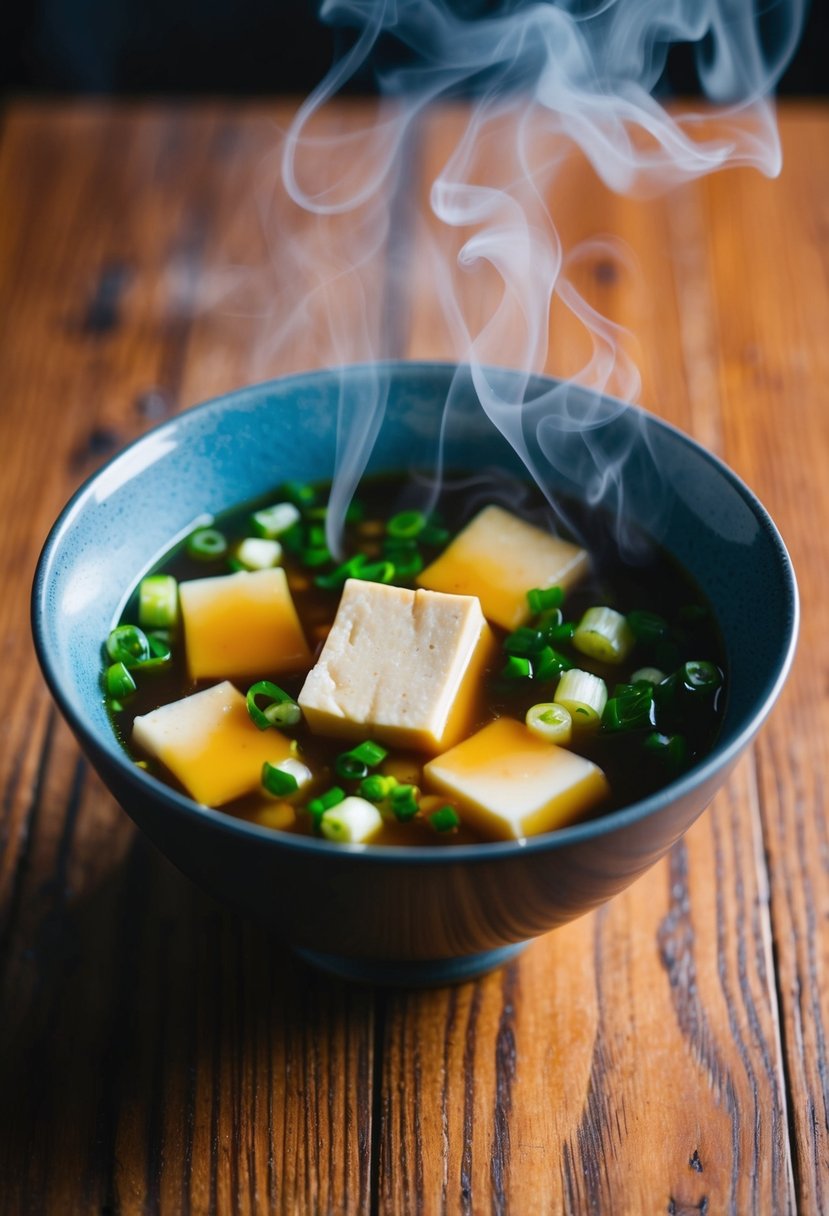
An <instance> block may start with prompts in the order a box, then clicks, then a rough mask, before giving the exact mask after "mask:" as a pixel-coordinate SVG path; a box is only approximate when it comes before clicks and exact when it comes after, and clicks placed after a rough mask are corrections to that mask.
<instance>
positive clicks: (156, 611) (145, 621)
mask: <svg viewBox="0 0 829 1216" xmlns="http://www.w3.org/2000/svg"><path fill="white" fill-rule="evenodd" d="M177 622H178V583H177V582H176V580H175V579H174V578H173V576H172V574H148V575H147V577H146V578H142V580H141V582H140V583H139V585H138V623H139V624H140V625H143V626H145V628H150V629H152V628H153V627H158V628H161V629H172V628H173V627H174V626H175V625H176V624H177Z"/></svg>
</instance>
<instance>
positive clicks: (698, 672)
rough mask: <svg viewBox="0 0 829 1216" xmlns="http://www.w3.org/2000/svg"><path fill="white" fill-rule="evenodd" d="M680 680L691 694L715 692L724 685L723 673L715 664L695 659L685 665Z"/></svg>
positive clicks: (680, 673) (680, 672) (681, 670)
mask: <svg viewBox="0 0 829 1216" xmlns="http://www.w3.org/2000/svg"><path fill="white" fill-rule="evenodd" d="M679 678H680V679H681V680H682V683H683V685H684V686H685V688H686V689H688V691H689V692H714V691H715V690H716V689H717V688H719V687H720V685H721V684H722V672H721V671H720V669H719V667H716V666H715V665H714V664H713V663H708V662H706V661H705V660H703V659H694V660H692V661H691V662H689V663H685V664H684V665H683V666H682V667H681V668H680V671H679Z"/></svg>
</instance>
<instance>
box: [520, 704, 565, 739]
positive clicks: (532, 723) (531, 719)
mask: <svg viewBox="0 0 829 1216" xmlns="http://www.w3.org/2000/svg"><path fill="white" fill-rule="evenodd" d="M524 721H525V722H526V724H527V728H528V729H529V730H531V731H532V733H533V734H534V735H538V737H539V738H540V739H544V740H546V742H548V743H558V744H559V745H560V746H561V747H566V746H567V744H568V743H569V742H570V739H571V738H572V735H573V718H572V716H571V714H570V711H569V709H565V707H564V706H563V705H556V704H555V703H554V702H540V703H539V704H538V705H532V706H531V707H530V708H529V709H528V710H527V714H526V717H525V719H524Z"/></svg>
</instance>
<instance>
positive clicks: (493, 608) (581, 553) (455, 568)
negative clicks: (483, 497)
mask: <svg viewBox="0 0 829 1216" xmlns="http://www.w3.org/2000/svg"><path fill="white" fill-rule="evenodd" d="M588 566H589V557H588V554H587V551H586V550H585V549H580V548H579V546H578V545H573V544H571V543H570V542H569V541H566V540H561V539H560V537H557V536H551V535H550V533H549V532H544V531H543V530H542V529H541V528H536V527H535V526H534V525H533V524H528V523H525V522H524V520H523V519H519V518H518V517H517V516H515V515H512V514H511V513H510V512H509V511H505V510H504V509H503V507H494V506H492V507H484V509H483V511H480V512H479V513H478V514H477V515H476V516H475V518H474V519H473V520H472V521H471V522H470V523H468V524H467V525H466V527H465V528H464V529H463V530H462V531H461V532H459V533H458V535H457V536H456V537H455V539H454V540H453V541H452V542H451V544H449V545H447V547H446V549H444V551H443V553H442V554H441V555H440V557H438V558H436V559H435V561H433V562H432V564H431V565H430V566H427V567H426V569H425V570H422V571H421V573H420V574H419V575H418V576H417V579H416V582H417V584H418V586H419V587H428V588H430V589H431V590H432V591H445V592H451V593H453V594H455V595H477V597H478V599H479V600H480V601H481V607H482V608H483V610H484V615H485V616H486V618H487V620H490V621H494V622H495V624H496V625H500V626H501V628H502V629H509V630H512V629H517V628H518V626H519V625H523V624H524V622H525V621H526V620H528V619H529V616H530V609H529V605H528V604H527V592H528V591H531V590H532V589H533V588H534V587H541V588H546V587H563V588H567V587H570V586H572V585H573V584H574V583H576V582H578V581H579V579H581V578H583V577H584V575H585V574H586V573H587V571H588Z"/></svg>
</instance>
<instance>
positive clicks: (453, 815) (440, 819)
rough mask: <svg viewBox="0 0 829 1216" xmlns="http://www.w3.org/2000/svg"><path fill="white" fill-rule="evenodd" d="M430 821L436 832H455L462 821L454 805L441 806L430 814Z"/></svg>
mask: <svg viewBox="0 0 829 1216" xmlns="http://www.w3.org/2000/svg"><path fill="white" fill-rule="evenodd" d="M429 823H430V824H431V825H432V827H433V828H434V829H435V831H436V832H454V831H455V829H456V828H458V827H460V823H461V821H460V818H459V816H458V812H457V811H456V810H455V808H454V807H453V806H439V807H438V809H437V810H436V811H432V813H431V815H430V816H429Z"/></svg>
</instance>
